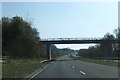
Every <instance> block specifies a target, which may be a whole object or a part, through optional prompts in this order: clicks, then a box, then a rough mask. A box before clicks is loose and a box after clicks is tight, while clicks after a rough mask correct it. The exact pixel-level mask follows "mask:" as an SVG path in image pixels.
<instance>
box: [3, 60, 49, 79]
mask: <svg viewBox="0 0 120 80" xmlns="http://www.w3.org/2000/svg"><path fill="white" fill-rule="evenodd" d="M47 63H49V62H46V63H40V60H37V59H11V60H10V62H9V63H6V64H2V77H3V78H25V77H26V76H28V75H29V74H31V73H33V72H34V71H35V70H37V69H39V68H43V66H44V65H45V64H47Z"/></svg>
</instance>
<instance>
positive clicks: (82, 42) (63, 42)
mask: <svg viewBox="0 0 120 80" xmlns="http://www.w3.org/2000/svg"><path fill="white" fill-rule="evenodd" d="M103 41H106V42H109V41H111V40H51V41H41V42H42V43H44V44H92V43H93V44H94V43H95V44H99V43H101V42H103ZM111 42H112V43H114V42H116V41H114V40H112V41H111Z"/></svg>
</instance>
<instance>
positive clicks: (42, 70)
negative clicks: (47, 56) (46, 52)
mask: <svg viewBox="0 0 120 80" xmlns="http://www.w3.org/2000/svg"><path fill="white" fill-rule="evenodd" d="M50 64H53V62H51V63H50ZM50 64H48V65H47V66H46V67H44V68H43V69H41V70H40V71H39V72H37V73H35V74H34V75H33V76H31V77H30V79H29V80H31V79H32V78H34V77H35V76H36V75H38V74H39V73H41V72H42V71H43V70H45V69H46V68H47V67H48V66H49V65H50Z"/></svg>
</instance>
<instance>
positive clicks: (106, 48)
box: [40, 38, 117, 60]
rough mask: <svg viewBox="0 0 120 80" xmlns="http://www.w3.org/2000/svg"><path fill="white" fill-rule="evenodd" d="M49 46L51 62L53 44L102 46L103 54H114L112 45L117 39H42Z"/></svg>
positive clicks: (48, 53) (48, 52)
mask: <svg viewBox="0 0 120 80" xmlns="http://www.w3.org/2000/svg"><path fill="white" fill-rule="evenodd" d="M40 42H42V43H43V44H44V45H46V46H47V55H48V59H49V60H51V44H100V47H101V53H103V54H104V53H109V54H112V43H116V42H117V40H116V39H112V40H106V39H102V38H48V39H41V41H40Z"/></svg>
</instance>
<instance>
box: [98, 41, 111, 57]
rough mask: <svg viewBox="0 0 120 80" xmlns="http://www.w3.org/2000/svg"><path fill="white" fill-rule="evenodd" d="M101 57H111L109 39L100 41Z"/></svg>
mask: <svg viewBox="0 0 120 80" xmlns="http://www.w3.org/2000/svg"><path fill="white" fill-rule="evenodd" d="M100 54H101V57H107V58H110V57H112V43H111V42H110V41H104V42H102V43H100Z"/></svg>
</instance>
